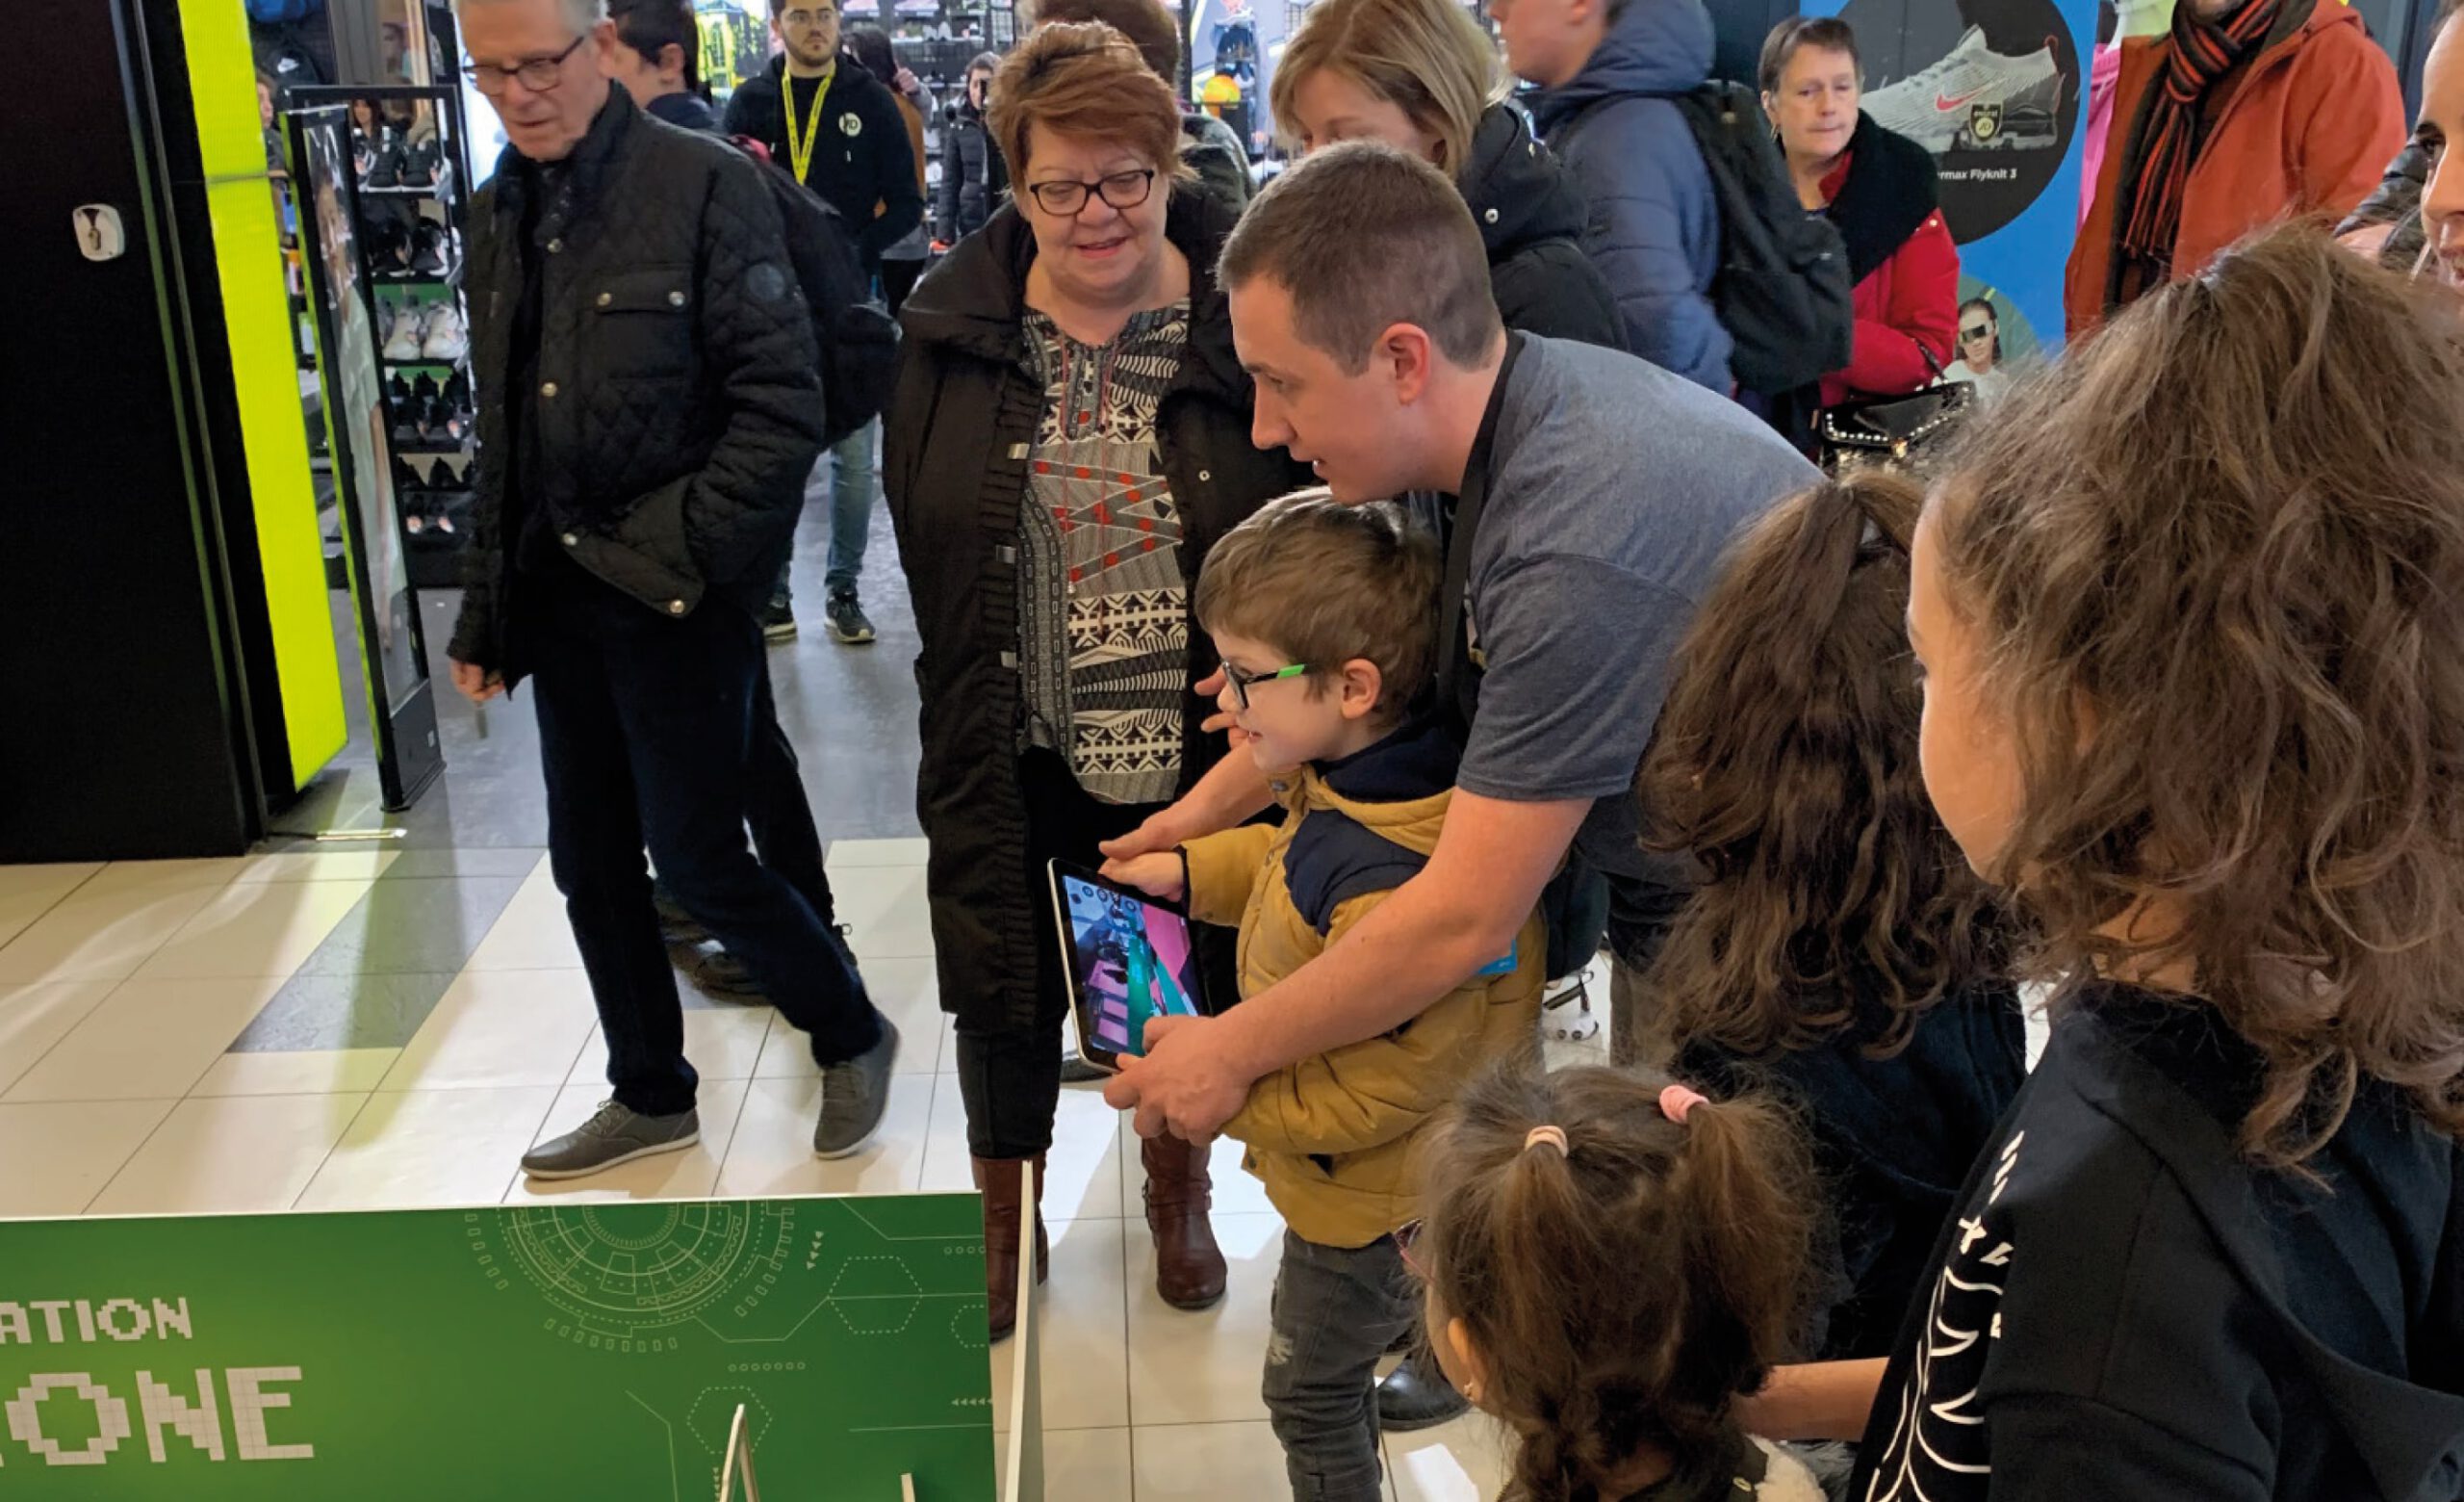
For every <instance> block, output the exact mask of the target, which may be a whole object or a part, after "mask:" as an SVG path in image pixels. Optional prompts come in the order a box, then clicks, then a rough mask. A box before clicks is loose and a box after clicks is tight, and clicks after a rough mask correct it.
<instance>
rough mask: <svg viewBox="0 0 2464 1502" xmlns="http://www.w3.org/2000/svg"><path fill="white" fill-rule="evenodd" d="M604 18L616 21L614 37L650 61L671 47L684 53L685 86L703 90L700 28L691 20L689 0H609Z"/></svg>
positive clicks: (696, 91)
mask: <svg viewBox="0 0 2464 1502" xmlns="http://www.w3.org/2000/svg"><path fill="white" fill-rule="evenodd" d="M607 18H608V19H609V20H612V21H614V22H615V23H616V39H617V40H618V41H621V42H623V43H624V44H625V45H626V46H628V47H630V48H631V49H632V50H633V51H635V52H637V53H639V54H641V56H642V58H643V59H644V60H645V61H647V62H651V63H656V62H657V61H658V55H659V53H660V52H662V51H664V50H665V49H666V48H668V47H670V46H675V47H678V48H680V49H681V50H682V52H683V56H684V87H685V88H686V89H688V90H691V91H694V92H695V93H699V92H701V90H702V28H701V26H700V25H699V24H698V23H697V22H696V21H695V20H694V19H693V4H692V0H609V4H608V7H607Z"/></svg>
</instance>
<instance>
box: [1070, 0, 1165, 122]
mask: <svg viewBox="0 0 2464 1502" xmlns="http://www.w3.org/2000/svg"><path fill="white" fill-rule="evenodd" d="M1065 21H1076V22H1081V23H1084V22H1087V21H1101V22H1102V23H1103V24H1104V25H1106V26H1109V27H1111V28H1112V29H1113V30H1115V31H1117V32H1118V33H1120V34H1121V35H1122V36H1124V37H1126V38H1128V39H1130V43H1131V44H1132V45H1133V46H1135V47H1137V48H1138V55H1139V56H1140V57H1142V58H1144V59H1145V60H1146V66H1147V68H1148V70H1149V71H1151V72H1152V73H1154V75H1155V76H1156V77H1158V78H1160V79H1162V80H1164V82H1166V83H1171V82H1172V81H1173V80H1174V79H1175V78H1177V77H1178V76H1179V75H1180V71H1181V23H1180V22H1179V21H1177V20H1175V19H1173V18H1172V13H1171V12H1169V11H1167V10H1165V9H1164V5H1163V0H1039V3H1038V4H1037V5H1036V7H1035V23H1036V24H1037V25H1038V26H1053V25H1058V24H1060V23H1062V22H1065ZM1174 97H1175V99H1177V98H1178V95H1177V94H1176V95H1175V96H1174Z"/></svg>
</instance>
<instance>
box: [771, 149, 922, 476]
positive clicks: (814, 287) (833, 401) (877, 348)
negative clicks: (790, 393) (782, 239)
mask: <svg viewBox="0 0 2464 1502" xmlns="http://www.w3.org/2000/svg"><path fill="white" fill-rule="evenodd" d="M735 143H736V144H737V145H738V146H740V147H746V148H747V149H746V152H745V154H746V155H748V156H751V157H753V158H754V159H755V160H757V162H759V163H760V164H761V176H762V179H763V180H764V181H765V182H767V183H769V185H770V196H771V197H772V198H773V199H774V200H776V202H777V203H778V205H779V216H780V218H782V219H783V220H786V221H787V260H788V262H789V264H790V265H792V266H793V267H794V269H795V272H796V283H797V285H799V286H801V287H802V288H803V289H804V293H805V303H806V306H807V307H809V309H810V310H811V312H812V332H813V338H814V340H815V341H816V342H817V343H818V344H819V345H820V346H821V393H822V404H823V407H824V409H825V415H824V417H823V420H822V438H823V440H824V441H825V442H827V443H833V444H834V443H836V442H838V440H840V439H841V438H844V437H846V436H847V435H848V434H850V433H852V432H855V431H856V430H857V429H858V428H860V427H863V426H864V425H865V424H866V423H869V422H871V421H872V420H873V419H874V418H876V417H879V416H880V415H881V411H882V408H883V407H885V406H887V405H888V404H889V388H890V370H891V367H892V366H893V365H894V364H895V363H896V362H897V359H898V324H895V323H893V322H891V321H890V316H889V315H888V314H887V313H886V312H884V311H883V309H882V307H881V305H880V304H879V303H877V302H875V301H873V298H872V293H873V289H872V284H871V283H870V282H869V281H868V280H867V279H866V278H865V276H864V263H863V260H862V258H861V257H860V256H859V255H858V254H857V253H856V239H855V237H854V236H853V235H850V234H849V233H848V232H847V221H846V220H843V219H841V218H839V215H838V211H837V210H836V209H834V208H832V207H831V206H830V205H829V204H828V203H826V202H824V201H822V198H821V195H820V194H816V193H814V192H813V191H812V190H811V189H809V188H807V187H806V186H805V185H804V184H802V183H800V182H798V181H796V179H795V174H794V173H792V172H790V171H788V170H787V169H786V168H783V167H781V166H780V165H779V164H778V163H776V162H774V161H772V160H771V159H770V153H769V151H768V150H767V149H766V148H762V147H761V144H760V142H755V141H750V140H749V139H748V138H746V137H742V136H739V137H736V138H735Z"/></svg>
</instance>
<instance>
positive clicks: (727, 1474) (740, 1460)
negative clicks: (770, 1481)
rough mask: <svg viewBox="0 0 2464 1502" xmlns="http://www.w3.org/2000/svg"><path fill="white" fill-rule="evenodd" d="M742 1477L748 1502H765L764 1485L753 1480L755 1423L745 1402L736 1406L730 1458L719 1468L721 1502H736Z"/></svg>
mask: <svg viewBox="0 0 2464 1502" xmlns="http://www.w3.org/2000/svg"><path fill="white" fill-rule="evenodd" d="M739 1478H741V1479H742V1481H743V1483H744V1487H743V1492H744V1502H761V1488H760V1485H759V1484H758V1483H757V1482H756V1481H755V1480H754V1479H753V1432H752V1423H751V1420H750V1419H749V1418H748V1417H747V1416H746V1411H745V1405H743V1404H741V1403H739V1404H737V1405H736V1406H735V1420H734V1422H732V1423H731V1424H729V1425H728V1453H727V1458H726V1460H725V1461H724V1462H722V1463H721V1464H720V1467H719V1502H735V1499H736V1490H737V1489H736V1482H737V1480H738V1479H739Z"/></svg>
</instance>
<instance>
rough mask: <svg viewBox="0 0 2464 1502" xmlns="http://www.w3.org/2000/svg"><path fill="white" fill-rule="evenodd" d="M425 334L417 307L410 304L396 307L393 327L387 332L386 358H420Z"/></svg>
mask: <svg viewBox="0 0 2464 1502" xmlns="http://www.w3.org/2000/svg"><path fill="white" fill-rule="evenodd" d="M423 337H424V330H423V329H422V328H421V326H420V315H419V310H418V309H417V308H413V307H410V306H408V305H404V306H402V307H398V308H396V309H395V310H394V324H393V327H391V328H390V329H388V330H387V331H386V334H385V358H387V359H389V360H416V359H418V358H419V357H420V341H421V339H422V338H423Z"/></svg>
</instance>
